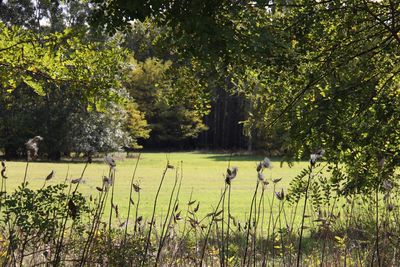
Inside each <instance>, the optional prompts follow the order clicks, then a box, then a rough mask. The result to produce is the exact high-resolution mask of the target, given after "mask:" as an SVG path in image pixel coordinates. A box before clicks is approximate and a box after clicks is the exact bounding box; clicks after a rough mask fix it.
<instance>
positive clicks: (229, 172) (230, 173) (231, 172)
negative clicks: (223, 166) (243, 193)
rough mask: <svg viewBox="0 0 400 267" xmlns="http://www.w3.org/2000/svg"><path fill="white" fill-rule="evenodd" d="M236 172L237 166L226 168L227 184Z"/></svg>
mask: <svg viewBox="0 0 400 267" xmlns="http://www.w3.org/2000/svg"><path fill="white" fill-rule="evenodd" d="M237 173H238V167H232V168H228V169H227V170H226V178H225V182H226V183H227V184H231V181H232V180H233V179H234V178H235V177H236V175H237Z"/></svg>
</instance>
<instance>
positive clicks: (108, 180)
mask: <svg viewBox="0 0 400 267" xmlns="http://www.w3.org/2000/svg"><path fill="white" fill-rule="evenodd" d="M112 182H113V181H112V179H111V178H108V177H107V176H103V186H105V187H108V186H111V185H112Z"/></svg>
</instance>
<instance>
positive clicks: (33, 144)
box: [25, 135, 43, 160]
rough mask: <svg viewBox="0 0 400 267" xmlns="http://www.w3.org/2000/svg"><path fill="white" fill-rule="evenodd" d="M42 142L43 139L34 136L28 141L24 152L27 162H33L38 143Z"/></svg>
mask: <svg viewBox="0 0 400 267" xmlns="http://www.w3.org/2000/svg"><path fill="white" fill-rule="evenodd" d="M40 141H43V137H41V136H39V135H38V136H35V137H33V138H32V139H29V140H28V141H27V142H26V143H25V146H26V152H27V154H28V160H34V159H36V158H37V156H38V151H39V142H40Z"/></svg>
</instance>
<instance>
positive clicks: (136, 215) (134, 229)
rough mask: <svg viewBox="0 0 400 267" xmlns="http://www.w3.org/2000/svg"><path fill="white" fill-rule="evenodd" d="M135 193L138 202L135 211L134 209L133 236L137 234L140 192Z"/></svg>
mask: <svg viewBox="0 0 400 267" xmlns="http://www.w3.org/2000/svg"><path fill="white" fill-rule="evenodd" d="M137 193H138V200H137V203H136V209H135V227H134V228H133V232H134V234H136V232H137V224H138V214H139V204H140V191H138V192H137Z"/></svg>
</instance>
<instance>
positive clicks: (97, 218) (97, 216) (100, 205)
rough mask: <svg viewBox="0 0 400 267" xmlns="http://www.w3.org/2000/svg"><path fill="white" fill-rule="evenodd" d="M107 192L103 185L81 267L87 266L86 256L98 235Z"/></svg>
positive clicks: (104, 184)
mask: <svg viewBox="0 0 400 267" xmlns="http://www.w3.org/2000/svg"><path fill="white" fill-rule="evenodd" d="M105 190H106V183H103V187H102V190H101V192H100V196H99V203H98V205H97V207H96V211H95V215H94V218H93V222H92V224H91V228H90V231H89V235H88V238H87V240H86V243H85V246H84V248H83V253H82V257H81V261H80V264H79V266H84V265H85V261H86V254H87V253H88V251H89V250H90V245H91V242H92V240H93V237H94V235H95V233H96V229H97V226H98V222H99V221H100V218H101V214H102V209H103V205H104V203H105V201H106V199H107V195H108V191H106V192H104V191H105Z"/></svg>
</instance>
